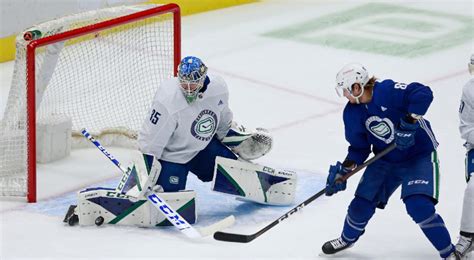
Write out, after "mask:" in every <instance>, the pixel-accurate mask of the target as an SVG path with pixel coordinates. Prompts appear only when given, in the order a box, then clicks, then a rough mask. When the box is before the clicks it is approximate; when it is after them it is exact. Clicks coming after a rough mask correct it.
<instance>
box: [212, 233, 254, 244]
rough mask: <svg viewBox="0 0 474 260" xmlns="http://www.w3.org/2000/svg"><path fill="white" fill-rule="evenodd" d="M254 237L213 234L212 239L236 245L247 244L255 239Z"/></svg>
mask: <svg viewBox="0 0 474 260" xmlns="http://www.w3.org/2000/svg"><path fill="white" fill-rule="evenodd" d="M255 237H256V236H255V235H242V234H233V233H226V232H220V231H219V232H216V233H214V239H215V240H220V241H226V242H236V243H248V242H250V241H252V240H254V239H255Z"/></svg>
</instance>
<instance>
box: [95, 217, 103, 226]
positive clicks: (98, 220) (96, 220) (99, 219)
mask: <svg viewBox="0 0 474 260" xmlns="http://www.w3.org/2000/svg"><path fill="white" fill-rule="evenodd" d="M95 224H96V225H97V226H101V225H102V224H104V218H103V217H102V216H98V217H97V218H96V219H95Z"/></svg>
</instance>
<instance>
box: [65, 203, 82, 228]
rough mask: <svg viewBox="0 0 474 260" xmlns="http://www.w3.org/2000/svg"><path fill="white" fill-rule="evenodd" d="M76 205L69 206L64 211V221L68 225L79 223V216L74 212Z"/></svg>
mask: <svg viewBox="0 0 474 260" xmlns="http://www.w3.org/2000/svg"><path fill="white" fill-rule="evenodd" d="M76 207H77V205H71V206H69V209H68V210H67V212H66V216H64V220H63V222H64V223H68V224H69V226H74V225H76V224H77V223H79V216H78V215H76V214H74V210H75V209H76Z"/></svg>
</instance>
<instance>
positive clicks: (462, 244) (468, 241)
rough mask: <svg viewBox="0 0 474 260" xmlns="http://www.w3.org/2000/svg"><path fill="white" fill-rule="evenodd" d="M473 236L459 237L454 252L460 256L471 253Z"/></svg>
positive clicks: (473, 246) (473, 247)
mask: <svg viewBox="0 0 474 260" xmlns="http://www.w3.org/2000/svg"><path fill="white" fill-rule="evenodd" d="M472 239H473V236H470V237H467V236H462V235H461V236H460V237H459V241H458V243H457V244H456V251H457V252H458V253H459V254H460V255H461V256H462V257H464V256H466V255H467V254H468V253H469V252H471V251H472V250H473V249H474V245H473V243H472V242H473V241H472Z"/></svg>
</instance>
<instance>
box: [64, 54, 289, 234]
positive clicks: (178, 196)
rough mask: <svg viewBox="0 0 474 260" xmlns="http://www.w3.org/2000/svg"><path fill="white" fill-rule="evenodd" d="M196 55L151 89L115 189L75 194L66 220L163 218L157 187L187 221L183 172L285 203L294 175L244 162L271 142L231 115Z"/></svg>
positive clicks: (189, 209) (190, 211) (189, 194)
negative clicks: (154, 200) (152, 199)
mask: <svg viewBox="0 0 474 260" xmlns="http://www.w3.org/2000/svg"><path fill="white" fill-rule="evenodd" d="M207 70H208V69H207V67H206V65H204V63H203V62H202V61H201V60H200V59H199V58H197V57H193V56H188V57H185V58H184V59H182V60H181V62H180V64H179V67H178V76H177V77H175V78H171V79H169V80H166V81H164V82H163V83H162V84H161V85H160V87H159V88H158V90H157V92H156V94H155V97H154V100H153V103H152V104H151V107H150V109H149V114H148V115H147V116H146V119H145V121H144V123H143V126H142V129H141V131H140V133H139V137H138V146H139V150H140V153H141V155H142V157H143V159H140V162H136V163H135V165H133V166H132V167H131V169H129V171H127V174H126V175H124V178H123V180H121V182H120V184H119V186H118V187H117V188H116V189H108V188H90V189H86V190H83V191H81V192H79V193H78V205H77V206H71V207H70V209H69V210H68V213H67V214H66V217H65V219H64V221H65V222H68V223H69V224H71V225H73V224H75V223H77V222H78V223H79V224H80V225H94V224H96V225H101V224H102V223H108V224H123V225H136V226H144V227H152V226H159V225H169V224H170V223H169V222H168V221H167V220H166V218H165V217H164V216H163V214H161V213H160V212H159V211H158V210H157V209H156V208H155V207H153V206H152V205H151V204H150V203H147V200H146V196H147V195H148V194H150V193H152V192H157V194H159V195H160V197H162V198H163V199H165V200H166V201H167V202H168V204H169V205H170V206H171V207H172V208H174V209H175V210H177V211H178V212H179V213H180V214H181V215H182V216H183V217H184V218H185V219H186V220H187V221H188V222H189V223H191V224H192V223H195V221H196V219H197V215H196V205H195V203H196V202H195V201H196V200H195V197H196V194H195V192H194V191H189V190H186V181H187V176H188V174H189V173H192V174H194V175H196V176H197V177H198V178H199V179H200V180H201V181H203V182H212V185H211V186H212V190H213V191H216V192H219V193H223V194H227V195H232V196H235V197H236V198H238V199H240V200H244V201H252V202H256V203H261V204H268V205H290V204H292V203H293V201H294V198H295V190H296V180H297V178H296V174H295V173H294V172H292V171H287V170H279V169H274V168H272V167H267V166H262V165H259V164H256V163H253V162H251V160H254V159H257V158H260V157H262V156H264V155H265V154H267V153H268V152H269V151H270V150H271V148H272V144H273V139H272V136H271V135H270V133H269V132H268V131H267V130H265V129H262V128H257V129H246V128H245V127H244V126H242V125H239V124H237V123H236V122H234V121H233V113H232V111H231V110H230V108H229V104H228V103H229V94H228V88H227V85H226V83H225V81H224V80H223V79H222V78H221V77H219V76H217V75H210V74H208V73H207V72H208V71H207Z"/></svg>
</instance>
